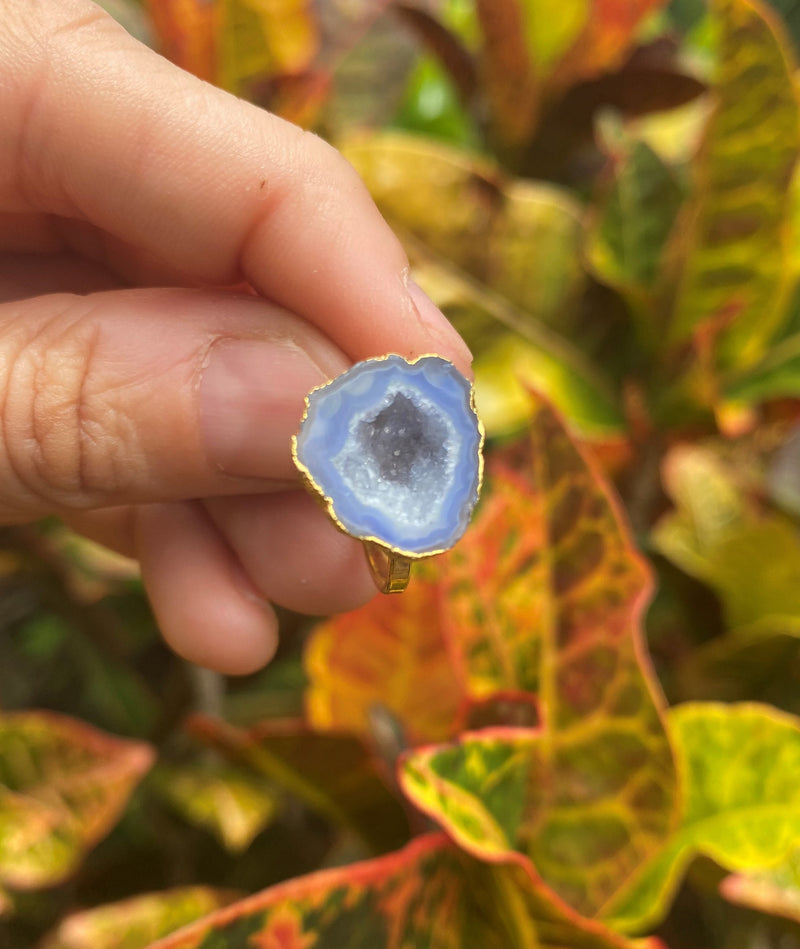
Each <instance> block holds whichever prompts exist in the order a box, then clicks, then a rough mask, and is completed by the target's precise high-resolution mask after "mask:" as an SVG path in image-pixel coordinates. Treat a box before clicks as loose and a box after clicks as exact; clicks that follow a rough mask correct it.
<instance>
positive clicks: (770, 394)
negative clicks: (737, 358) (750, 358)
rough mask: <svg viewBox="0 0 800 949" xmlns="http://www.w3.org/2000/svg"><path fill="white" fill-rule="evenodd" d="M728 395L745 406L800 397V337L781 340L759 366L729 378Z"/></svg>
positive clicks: (730, 398) (726, 390) (796, 335)
mask: <svg viewBox="0 0 800 949" xmlns="http://www.w3.org/2000/svg"><path fill="white" fill-rule="evenodd" d="M724 395H725V398H726V400H727V401H729V402H731V403H735V404H736V403H738V404H742V405H760V404H761V403H762V402H768V401H769V400H770V399H786V398H797V397H798V396H800V334H795V335H793V336H790V337H789V338H788V339H784V340H781V342H780V343H778V344H777V345H775V346H774V347H773V348H772V349H771V350H770V351H769V352H768V353H767V355H766V356H765V358H764V359H762V360H761V361H760V362H759V363H758V364H757V365H756V366H753V367H752V368H751V369H750V370H749V371H747V372H744V373H737V374H736V375H735V376H733V377H731V378H730V379H728V380H727V381H726V384H725V389H724Z"/></svg>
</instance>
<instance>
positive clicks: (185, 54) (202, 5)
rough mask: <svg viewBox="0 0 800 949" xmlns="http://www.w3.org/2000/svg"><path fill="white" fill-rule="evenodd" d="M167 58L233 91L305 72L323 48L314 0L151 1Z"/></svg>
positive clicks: (158, 39)
mask: <svg viewBox="0 0 800 949" xmlns="http://www.w3.org/2000/svg"><path fill="white" fill-rule="evenodd" d="M147 8H148V12H149V14H150V17H151V20H152V22H153V27H154V29H155V33H156V38H157V42H158V45H159V47H160V48H161V50H162V51H163V53H164V54H165V55H166V56H167V57H168V58H169V59H171V60H172V61H173V62H175V63H177V64H178V65H179V66H181V67H182V68H183V69H186V70H188V71H189V72H193V73H194V74H195V75H197V76H200V78H202V79H207V80H208V81H209V82H214V83H216V84H217V85H219V86H222V87H223V88H225V89H229V90H231V91H232V92H236V93H242V92H244V91H247V90H248V88H249V84H250V83H251V82H252V81H253V80H261V81H265V80H266V79H268V78H270V77H272V76H275V75H282V74H287V73H288V74H293V73H299V72H302V71H303V70H304V69H306V68H307V67H308V66H309V65H310V63H311V61H312V59H313V57H314V55H315V54H316V52H317V48H318V36H317V27H316V22H315V19H314V17H313V15H312V13H311V10H310V4H309V0H210V2H209V0H147Z"/></svg>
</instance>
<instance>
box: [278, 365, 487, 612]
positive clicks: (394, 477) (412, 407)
mask: <svg viewBox="0 0 800 949" xmlns="http://www.w3.org/2000/svg"><path fill="white" fill-rule="evenodd" d="M483 437H484V436H483V426H482V425H481V423H480V420H479V419H478V416H477V413H476V411H475V400H474V394H473V389H472V386H471V385H470V383H469V381H468V380H467V379H465V378H464V376H462V375H461V373H460V372H459V371H458V370H457V369H456V368H455V366H454V365H453V364H452V363H450V362H448V361H447V360H446V359H442V357H441V356H420V357H419V358H418V359H414V360H412V361H410V362H409V361H408V360H406V359H403V357H402V356H396V355H390V356H381V357H379V358H377V359H367V360H365V361H364V362H359V363H356V365H355V366H353V367H352V368H350V369H348V370H347V372H344V373H342V375H340V376H337V377H336V378H335V379H333V380H332V381H330V382H327V383H325V385H322V386H319V387H317V388H316V389H312V390H311V392H309V394H308V395H307V396H306V411H305V414H304V416H303V421H302V422H301V425H300V430H299V432H298V433H297V435H295V436H294V438H293V439H292V455H293V457H294V461H295V464H296V465H297V468H298V469H299V471H300V473H301V475H302V476H303V480H304V481H305V483H306V485H307V486H308V487H309V488H310V489H311V490H312V491H313V492H314V493H315V494H316V495H317V497H318V498H319V499H320V500H321V501H322V503H323V504H324V505H325V508H326V510H327V512H328V514H329V515H330V517H331V518H332V520H333V522H334V523H335V524H336V526H337V527H339V528H340V530H342V531H344V532H345V533H346V534H349V535H350V536H351V537H355V538H357V539H358V540H361V541H363V542H364V546H365V549H366V553H367V559H368V560H369V564H370V567H371V569H372V575H373V577H374V578H375V581H376V584H377V586H378V589H379V590H381V591H382V592H383V593H397V592H400V591H402V590H404V589H405V588H406V586H407V585H408V580H409V576H410V569H411V562H412V561H414V560H419V559H421V558H423V557H430V556H433V555H434V554H439V553H442V552H443V551H445V550H449V548H450V547H452V546H453V544H455V542H456V541H457V540H458V539H459V538H460V537H461V535H462V534H463V533H464V531H465V530H466V529H467V525H468V524H469V521H470V518H471V516H472V511H473V508H474V507H475V505H476V503H477V501H478V495H479V493H480V489H481V481H482V477H483V455H482V448H483Z"/></svg>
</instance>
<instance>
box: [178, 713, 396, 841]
mask: <svg viewBox="0 0 800 949" xmlns="http://www.w3.org/2000/svg"><path fill="white" fill-rule="evenodd" d="M187 729H188V731H189V732H190V733H191V734H192V735H193V736H194V737H195V738H198V739H199V740H200V741H202V742H204V743H205V744H208V745H210V746H211V747H213V748H215V749H216V750H217V751H219V752H221V753H222V754H223V755H225V756H226V757H227V758H228V759H230V760H231V761H232V762H233V763H234V764H236V765H237V766H239V767H243V768H245V769H246V770H247V771H249V772H251V773H254V774H257V775H261V776H262V777H264V778H267V779H268V780H269V781H270V782H271V783H272V784H273V785H275V786H276V787H278V788H280V789H282V790H283V791H285V792H288V793H289V794H292V795H293V796H295V797H296V798H299V799H300V800H301V801H303V802H304V803H305V804H306V805H308V806H309V807H310V808H312V809H313V810H315V811H316V812H318V813H319V814H321V815H322V816H323V817H325V818H327V819H328V820H331V821H333V822H334V823H336V824H338V825H341V826H344V827H347V828H349V829H351V830H353V831H355V832H356V833H357V834H358V835H359V836H360V837H361V838H362V839H363V840H364V841H365V842H366V843H367V845H368V846H370V847H372V848H373V849H374V850H376V851H385V850H388V849H391V848H392V847H396V846H398V845H399V844H401V843H403V842H405V840H407V839H408V820H407V817H406V815H405V813H404V811H403V809H402V807H401V805H400V803H399V801H398V800H397V798H396V797H395V795H393V794H392V793H391V792H390V790H389V788H388V786H387V783H386V780H385V778H384V775H383V773H382V771H381V768H380V764H379V762H377V761H376V760H375V758H374V757H373V755H371V754H370V752H369V751H368V749H367V747H366V745H365V743H364V742H363V741H362V740H360V739H359V738H355V737H353V736H350V735H343V734H339V735H333V734H331V735H325V734H316V733H315V732H313V731H311V730H310V729H309V728H308V726H306V725H305V724H304V723H302V722H298V721H283V722H280V721H270V720H267V721H264V722H263V723H260V724H257V725H254V726H253V727H252V728H249V729H246V730H245V729H240V728H234V727H233V726H232V725H228V724H226V723H225V722H221V721H218V720H217V719H212V718H207V717H205V716H202V715H194V716H192V717H191V718H190V719H189V721H188V722H187Z"/></svg>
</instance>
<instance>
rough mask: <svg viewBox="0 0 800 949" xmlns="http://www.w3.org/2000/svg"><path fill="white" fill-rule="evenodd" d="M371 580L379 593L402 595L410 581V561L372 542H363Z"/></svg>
mask: <svg viewBox="0 0 800 949" xmlns="http://www.w3.org/2000/svg"><path fill="white" fill-rule="evenodd" d="M364 552H365V553H366V555H367V563H368V564H369V568H370V571H371V573H372V579H373V580H374V581H375V586H376V587H377V588H378V592H380V593H402V592H403V590H405V588H406V587H407V586H408V581H409V580H410V579H411V561H410V560H409V559H408V557H404V556H403V555H402V554H397V553H395V552H394V551H393V550H387V549H386V548H385V547H382V546H381V545H380V544H376V543H373V542H372V541H365V542H364Z"/></svg>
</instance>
